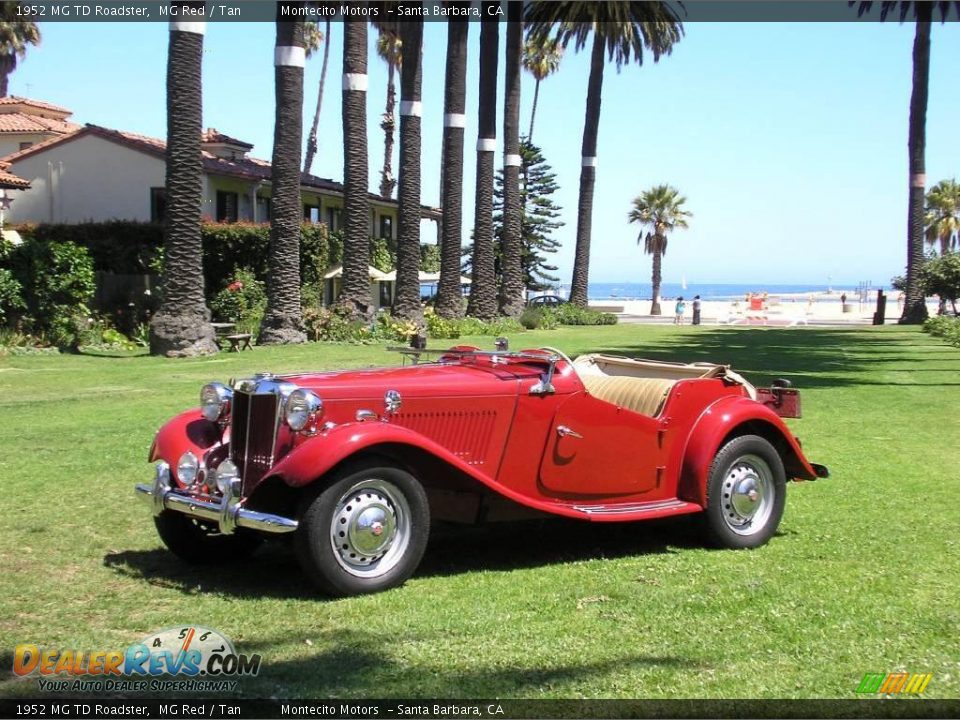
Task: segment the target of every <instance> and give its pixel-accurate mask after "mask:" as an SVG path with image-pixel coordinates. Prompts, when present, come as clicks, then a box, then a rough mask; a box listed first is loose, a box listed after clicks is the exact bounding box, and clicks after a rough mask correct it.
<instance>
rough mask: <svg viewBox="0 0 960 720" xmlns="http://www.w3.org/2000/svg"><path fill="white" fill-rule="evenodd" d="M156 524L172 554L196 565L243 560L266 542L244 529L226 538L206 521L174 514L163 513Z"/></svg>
mask: <svg viewBox="0 0 960 720" xmlns="http://www.w3.org/2000/svg"><path fill="white" fill-rule="evenodd" d="M153 521H154V524H155V525H156V526H157V533H158V534H159V535H160V539H161V540H163V544H164V545H166V546H167V548H168V549H169V550H170V552H172V553H173V554H174V555H176V556H177V557H178V558H180V559H181V560H186V561H187V562H188V563H192V564H194V565H212V564H215V563H225V562H234V561H237V560H243V559H244V558H246V557H248V556H249V555H250V554H251V553H252V552H253V551H254V550H256V549H257V548H258V547H260V545H261V543H262V542H263V538H262V537H260V536H259V535H257V534H256V533H254V532H252V531H250V530H245V529H243V528H240V529H239V530H237V531H236V532H235V533H233V534H231V535H224V534H222V533H220V532H219V531H218V530H217V529H216V527H214V526H212V525H210V524H207V523H205V522H204V521H201V520H197V519H196V518H192V517H188V516H187V515H182V514H181V513H178V512H173V511H171V510H166V511H164V512H162V513H160V514H159V515H157V516H156V517H154V518H153Z"/></svg>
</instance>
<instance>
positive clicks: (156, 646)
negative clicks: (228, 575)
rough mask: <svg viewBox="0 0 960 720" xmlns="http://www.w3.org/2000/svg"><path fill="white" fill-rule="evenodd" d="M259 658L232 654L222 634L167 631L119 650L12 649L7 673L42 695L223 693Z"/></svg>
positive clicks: (194, 628)
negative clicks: (32, 680) (28, 680)
mask: <svg viewBox="0 0 960 720" xmlns="http://www.w3.org/2000/svg"><path fill="white" fill-rule="evenodd" d="M260 659H261V658H260V655H243V654H240V653H237V651H236V650H235V649H234V647H233V643H232V642H231V641H230V639H229V638H227V637H226V636H225V635H224V634H223V633H221V632H219V631H217V630H212V629H210V628H205V627H201V626H198V625H188V626H181V627H173V628H168V629H166V630H161V631H160V632H156V633H153V634H151V635H148V636H147V637H145V638H144V639H143V640H141V641H140V642H138V643H134V644H132V645H130V646H129V647H127V648H126V649H122V650H73V649H53V648H40V647H38V646H37V645H30V644H26V643H24V644H21V645H17V646H16V648H15V649H14V653H13V672H14V674H15V675H18V676H20V677H29V676H31V675H36V676H37V679H38V683H39V690H41V691H43V692H110V691H113V692H131V691H133V692H141V691H142V692H147V691H148V692H170V691H183V692H229V691H233V690H236V689H237V685H238V683H237V681H236V680H235V679H234V678H236V677H242V676H254V675H256V674H257V673H258V672H259V671H260Z"/></svg>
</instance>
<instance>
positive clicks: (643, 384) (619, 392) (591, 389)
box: [581, 375, 676, 417]
mask: <svg viewBox="0 0 960 720" xmlns="http://www.w3.org/2000/svg"><path fill="white" fill-rule="evenodd" d="M581 380H582V381H583V386H584V387H585V388H586V389H587V392H588V393H590V394H591V395H593V396H594V397H595V398H597V399H598V400H604V401H606V402H608V403H613V404H614V405H619V406H620V407H623V408H627V409H628V410H633V412H635V413H640V414H641V415H649V416H651V417H654V416H656V415H657V414H659V412H660V411H661V410H662V409H663V403H664V402H665V401H666V399H667V395H668V394H669V393H670V388H672V387H673V385H674V383H676V380H667V379H664V378H636V377H627V376H624V375H612V376H609V375H587V376H586V377H582V378H581Z"/></svg>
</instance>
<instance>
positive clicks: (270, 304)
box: [259, 20, 307, 345]
mask: <svg viewBox="0 0 960 720" xmlns="http://www.w3.org/2000/svg"><path fill="white" fill-rule="evenodd" d="M305 60H306V54H305V52H304V43H303V21H302V20H301V21H294V22H286V21H280V20H278V21H277V46H276V49H275V51H274V63H273V64H274V83H275V87H276V98H277V99H276V116H275V119H274V124H273V161H272V169H271V173H270V180H271V184H272V192H273V197H272V199H271V212H270V251H269V255H268V257H267V261H268V266H269V272H268V274H267V310H266V313H265V314H264V316H263V323H262V324H261V325H260V337H259V342H260V343H261V344H264V345H269V344H286V343H302V342H306V340H307V336H306V335H305V334H304V332H303V321H302V319H301V314H300V222H301V218H302V211H301V209H300V148H301V147H302V144H303V67H304V64H305Z"/></svg>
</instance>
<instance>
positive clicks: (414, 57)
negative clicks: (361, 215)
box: [393, 20, 423, 324]
mask: <svg viewBox="0 0 960 720" xmlns="http://www.w3.org/2000/svg"><path fill="white" fill-rule="evenodd" d="M400 40H401V42H402V43H403V64H402V65H401V66H400V178H399V180H400V184H399V190H398V193H397V196H398V200H399V204H400V222H399V234H398V242H397V290H396V292H397V295H396V300H395V302H394V304H393V312H394V315H396V316H397V317H400V318H403V319H405V320H412V321H414V322H416V323H417V324H422V323H423V311H422V309H421V307H420V115H421V107H420V84H421V68H422V65H423V63H422V58H421V56H420V49H421V47H422V45H423V21H422V20H417V21H408V22H404V23H403V24H401V25H400Z"/></svg>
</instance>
